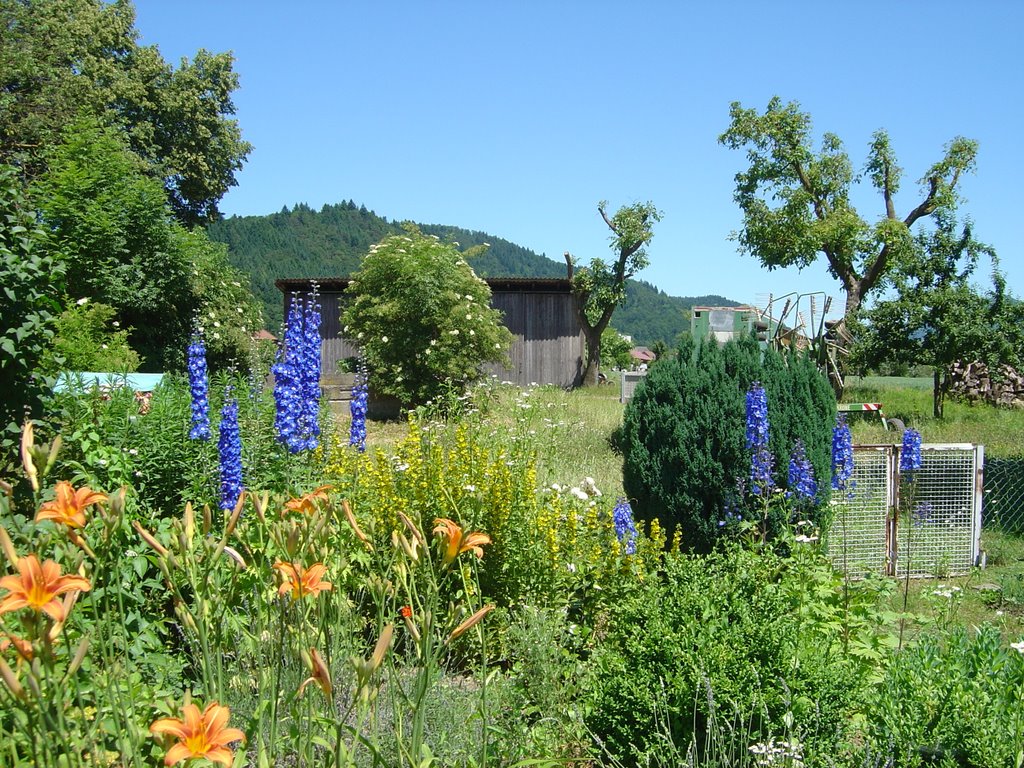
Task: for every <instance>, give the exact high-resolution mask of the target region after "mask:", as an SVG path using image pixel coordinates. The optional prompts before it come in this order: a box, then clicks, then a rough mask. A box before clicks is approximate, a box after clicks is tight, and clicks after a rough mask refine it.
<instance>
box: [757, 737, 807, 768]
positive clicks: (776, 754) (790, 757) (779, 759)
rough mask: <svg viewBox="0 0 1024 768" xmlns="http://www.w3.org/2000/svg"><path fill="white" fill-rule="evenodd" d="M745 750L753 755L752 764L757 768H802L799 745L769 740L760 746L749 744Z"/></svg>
mask: <svg viewBox="0 0 1024 768" xmlns="http://www.w3.org/2000/svg"><path fill="white" fill-rule="evenodd" d="M747 749H749V750H750V752H751V753H752V754H753V755H754V763H755V764H756V765H758V766H772V765H785V766H789V767H790V768H802V766H803V764H804V763H803V758H802V755H801V754H800V745H799V744H790V743H789V742H788V741H775V739H769V740H768V741H767V742H762V743H760V744H751V745H750V746H749V747H747Z"/></svg>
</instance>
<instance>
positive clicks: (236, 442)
mask: <svg viewBox="0 0 1024 768" xmlns="http://www.w3.org/2000/svg"><path fill="white" fill-rule="evenodd" d="M217 449H218V452H219V454H220V508H221V509H224V510H228V509H234V507H235V504H236V503H238V497H239V496H240V495H241V493H242V435H241V432H240V431H239V428H238V401H237V400H235V399H234V398H232V399H229V400H226V401H225V402H224V407H223V408H222V409H221V412H220V436H219V438H218V440H217Z"/></svg>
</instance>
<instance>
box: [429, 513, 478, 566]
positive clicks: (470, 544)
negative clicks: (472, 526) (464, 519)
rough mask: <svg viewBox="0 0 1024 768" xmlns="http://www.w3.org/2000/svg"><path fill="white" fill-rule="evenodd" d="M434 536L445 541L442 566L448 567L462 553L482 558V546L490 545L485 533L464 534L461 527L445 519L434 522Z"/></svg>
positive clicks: (440, 518) (441, 518)
mask: <svg viewBox="0 0 1024 768" xmlns="http://www.w3.org/2000/svg"><path fill="white" fill-rule="evenodd" d="M434 535H436V536H440V537H442V538H443V539H444V540H445V545H444V546H445V549H444V564H445V565H450V564H451V563H452V562H454V560H455V558H456V557H458V556H459V555H461V554H462V553H463V552H472V553H473V554H474V555H476V556H477V557H478V558H482V557H483V556H484V550H483V546H484V545H485V544H490V543H491V537H490V536H488V535H487V534H486V533H479V532H475V533H466V532H464V531H463V530H462V526H460V525H459V524H458V523H456V522H454V521H453V520H449V519H448V518H447V517H439V518H437V519H436V520H434Z"/></svg>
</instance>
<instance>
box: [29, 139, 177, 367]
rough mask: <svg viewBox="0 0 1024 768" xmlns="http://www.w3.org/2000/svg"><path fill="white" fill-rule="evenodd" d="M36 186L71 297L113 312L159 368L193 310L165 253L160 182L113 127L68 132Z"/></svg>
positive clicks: (173, 256)
mask: <svg viewBox="0 0 1024 768" xmlns="http://www.w3.org/2000/svg"><path fill="white" fill-rule="evenodd" d="M49 159H50V171H49V173H48V174H47V175H46V176H45V177H44V178H43V179H42V180H41V181H40V182H39V183H38V184H37V186H36V187H35V189H34V193H35V197H36V199H37V201H38V205H39V208H40V210H41V212H42V216H43V220H44V223H45V224H46V226H47V228H48V230H49V234H50V245H51V247H52V248H53V249H54V250H56V251H58V252H60V253H61V254H63V256H64V260H65V263H66V264H67V271H68V275H67V284H68V291H69V293H70V296H71V298H72V299H81V298H90V299H93V300H95V301H99V302H101V303H103V304H108V305H110V306H112V307H114V308H116V310H117V313H118V318H119V320H120V321H121V323H122V324H123V325H124V326H125V327H126V328H130V329H131V330H130V331H129V340H130V343H131V345H132V347H133V348H134V349H135V350H137V351H138V352H139V354H140V355H141V356H142V359H143V365H144V369H146V370H162V369H163V368H164V366H165V364H166V362H165V349H166V348H167V346H168V342H169V341H173V340H178V339H183V338H185V337H186V336H187V331H188V327H189V324H190V321H191V315H192V313H193V312H194V311H195V308H196V307H195V303H194V300H193V298H192V297H191V296H189V294H188V286H189V284H190V281H189V268H188V265H187V264H186V263H185V262H184V260H183V259H181V258H180V254H179V253H178V252H177V251H176V250H175V249H174V248H172V242H171V232H172V220H171V217H170V215H169V213H168V210H167V204H166V197H165V194H164V190H163V187H162V186H161V184H160V182H159V181H157V180H155V179H151V178H148V177H147V176H145V175H144V174H143V172H142V169H141V168H140V164H139V161H138V159H137V158H136V157H135V156H134V155H133V154H132V153H131V152H130V151H129V150H128V149H127V147H126V146H125V145H124V142H123V140H122V139H121V138H120V137H119V136H118V134H117V133H116V132H115V131H113V130H112V129H108V128H103V127H100V126H99V125H97V124H96V123H95V122H80V123H76V124H75V125H74V126H72V127H71V128H70V129H69V131H68V133H67V134H66V135H65V137H64V140H63V142H62V143H61V144H59V145H58V146H56V147H54V149H53V151H52V152H51V153H50V157H49Z"/></svg>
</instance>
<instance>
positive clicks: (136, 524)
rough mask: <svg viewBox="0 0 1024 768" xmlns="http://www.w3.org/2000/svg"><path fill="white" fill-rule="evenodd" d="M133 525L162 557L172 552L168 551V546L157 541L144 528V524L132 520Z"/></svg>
mask: <svg viewBox="0 0 1024 768" xmlns="http://www.w3.org/2000/svg"><path fill="white" fill-rule="evenodd" d="M132 527H133V528H135V531H136V532H137V533H138V534H139V536H141V537H142V540H143V541H145V542H146V543H147V544H149V546H151V547H152V548H153V549H154V550H156V553H157V554H158V555H160V556H161V557H167V556H168V555H169V554H170V552H168V551H167V547H165V546H164V545H163V544H161V543H160V542H159V541H157V540H156V537H155V536H153V534H152V533H150V532H149V531H147V530H146V529H145V528H143V527H142V524H141V523H139V521H138V520H132Z"/></svg>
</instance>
